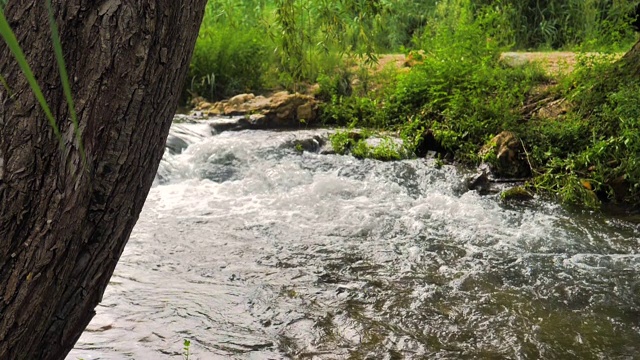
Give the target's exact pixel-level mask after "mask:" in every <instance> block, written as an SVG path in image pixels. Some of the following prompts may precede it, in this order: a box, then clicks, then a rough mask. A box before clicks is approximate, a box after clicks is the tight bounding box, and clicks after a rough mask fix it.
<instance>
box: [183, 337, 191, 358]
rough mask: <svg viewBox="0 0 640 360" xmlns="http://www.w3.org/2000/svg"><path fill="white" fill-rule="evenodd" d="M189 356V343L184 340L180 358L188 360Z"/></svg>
mask: <svg viewBox="0 0 640 360" xmlns="http://www.w3.org/2000/svg"><path fill="white" fill-rule="evenodd" d="M190 356H191V341H190V340H188V339H184V342H183V343H182V357H183V358H184V360H189V357H190Z"/></svg>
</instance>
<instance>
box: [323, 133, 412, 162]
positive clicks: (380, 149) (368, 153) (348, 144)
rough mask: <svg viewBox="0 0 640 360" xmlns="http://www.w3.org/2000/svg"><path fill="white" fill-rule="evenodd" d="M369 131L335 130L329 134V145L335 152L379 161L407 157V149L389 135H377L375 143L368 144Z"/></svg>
mask: <svg viewBox="0 0 640 360" xmlns="http://www.w3.org/2000/svg"><path fill="white" fill-rule="evenodd" d="M369 137H371V133H370V132H368V131H364V132H362V133H356V132H350V131H346V130H345V131H336V132H335V133H334V134H331V136H329V140H330V141H331V146H332V147H333V150H334V151H335V152H336V153H337V154H341V155H344V154H351V155H353V156H355V157H357V158H359V159H365V158H371V159H376V160H381V161H392V160H401V159H406V158H408V157H409V151H407V149H406V148H405V147H404V146H403V145H401V144H400V143H399V142H397V141H394V139H392V138H390V137H389V136H385V135H381V136H377V137H376V140H377V144H375V145H369V144H368V143H367V138H369Z"/></svg>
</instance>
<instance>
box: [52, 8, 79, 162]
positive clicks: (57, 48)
mask: <svg viewBox="0 0 640 360" xmlns="http://www.w3.org/2000/svg"><path fill="white" fill-rule="evenodd" d="M47 9H48V10H49V25H50V27H51V40H52V42H53V50H54V52H55V54H56V61H57V63H58V71H59V72H60V81H61V82H62V89H63V90H64V96H65V98H66V99H67V106H68V107H69V114H71V121H72V122H73V129H74V132H75V135H76V141H77V142H78V148H79V149H80V157H81V158H82V162H83V163H84V164H86V163H87V158H86V155H85V152H84V146H83V145H82V137H81V135H80V128H79V126H78V116H77V114H76V107H75V105H74V102H73V97H72V96H71V86H70V85H69V75H68V74H67V66H66V64H65V62H64V56H63V55H62V44H61V42H60V34H59V33H58V25H57V24H56V20H55V18H54V17H53V7H52V6H51V0H47Z"/></svg>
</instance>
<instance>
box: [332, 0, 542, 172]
mask: <svg viewBox="0 0 640 360" xmlns="http://www.w3.org/2000/svg"><path fill="white" fill-rule="evenodd" d="M472 9H473V8H472V6H471V3H470V1H468V0H467V1H463V0H451V1H443V2H441V3H440V5H439V7H438V14H441V20H440V22H434V23H432V24H430V25H429V31H428V32H425V33H424V35H423V37H422V38H421V39H419V41H417V42H419V43H420V44H421V46H423V50H424V51H425V56H424V58H423V61H422V63H421V64H418V65H416V66H414V67H413V68H411V70H410V71H409V72H407V73H402V74H399V75H398V76H397V82H396V83H395V84H394V85H392V87H391V90H390V91H389V92H387V93H381V94H379V98H374V99H370V98H368V97H357V96H352V97H344V96H337V95H334V96H333V97H332V101H331V103H330V104H328V105H326V106H325V107H324V108H323V110H324V111H323V118H324V120H325V122H329V123H335V124H339V125H350V126H360V127H363V126H364V127H374V128H397V129H399V130H400V131H401V133H402V134H403V138H405V140H408V141H407V143H408V144H412V146H415V145H416V144H417V143H418V141H419V135H420V134H422V133H423V132H424V130H425V129H431V130H432V131H433V134H434V135H435V137H436V140H437V141H438V142H439V143H440V144H441V145H442V146H443V147H444V148H445V149H447V150H450V151H452V152H456V153H457V155H458V158H459V159H460V160H466V161H475V160H477V157H476V156H475V153H476V152H477V150H478V147H479V145H478V144H480V145H481V144H483V143H484V142H485V141H486V140H487V136H488V135H489V134H496V133H498V132H500V131H501V130H504V129H509V128H512V127H514V126H516V125H517V121H518V118H519V116H518V114H517V113H516V112H514V109H515V108H517V107H518V105H520V104H522V103H523V102H524V99H525V97H526V95H527V93H528V92H529V91H530V89H531V88H532V87H533V85H535V84H536V83H537V82H540V81H544V80H546V79H545V77H544V76H543V75H542V73H541V71H540V70H538V69H536V68H534V67H531V66H529V67H521V68H509V67H504V66H502V65H501V64H500V62H499V59H498V58H499V53H500V49H499V48H498V47H497V46H496V45H495V43H492V42H490V41H487V36H486V33H485V31H484V29H485V28H486V26H487V24H491V23H494V22H495V21H497V20H496V19H498V18H499V17H500V16H501V15H500V14H497V13H495V12H490V11H485V12H483V13H482V16H481V17H475V16H474V15H473V12H472ZM459 150H462V151H459Z"/></svg>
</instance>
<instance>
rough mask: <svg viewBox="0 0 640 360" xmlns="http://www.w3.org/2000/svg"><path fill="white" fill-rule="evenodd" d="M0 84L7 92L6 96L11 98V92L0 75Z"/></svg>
mask: <svg viewBox="0 0 640 360" xmlns="http://www.w3.org/2000/svg"><path fill="white" fill-rule="evenodd" d="M0 83H2V86H3V87H4V89H5V90H7V95H9V97H12V96H13V92H12V91H11V88H10V87H9V84H8V83H7V80H5V78H4V76H2V75H0Z"/></svg>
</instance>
